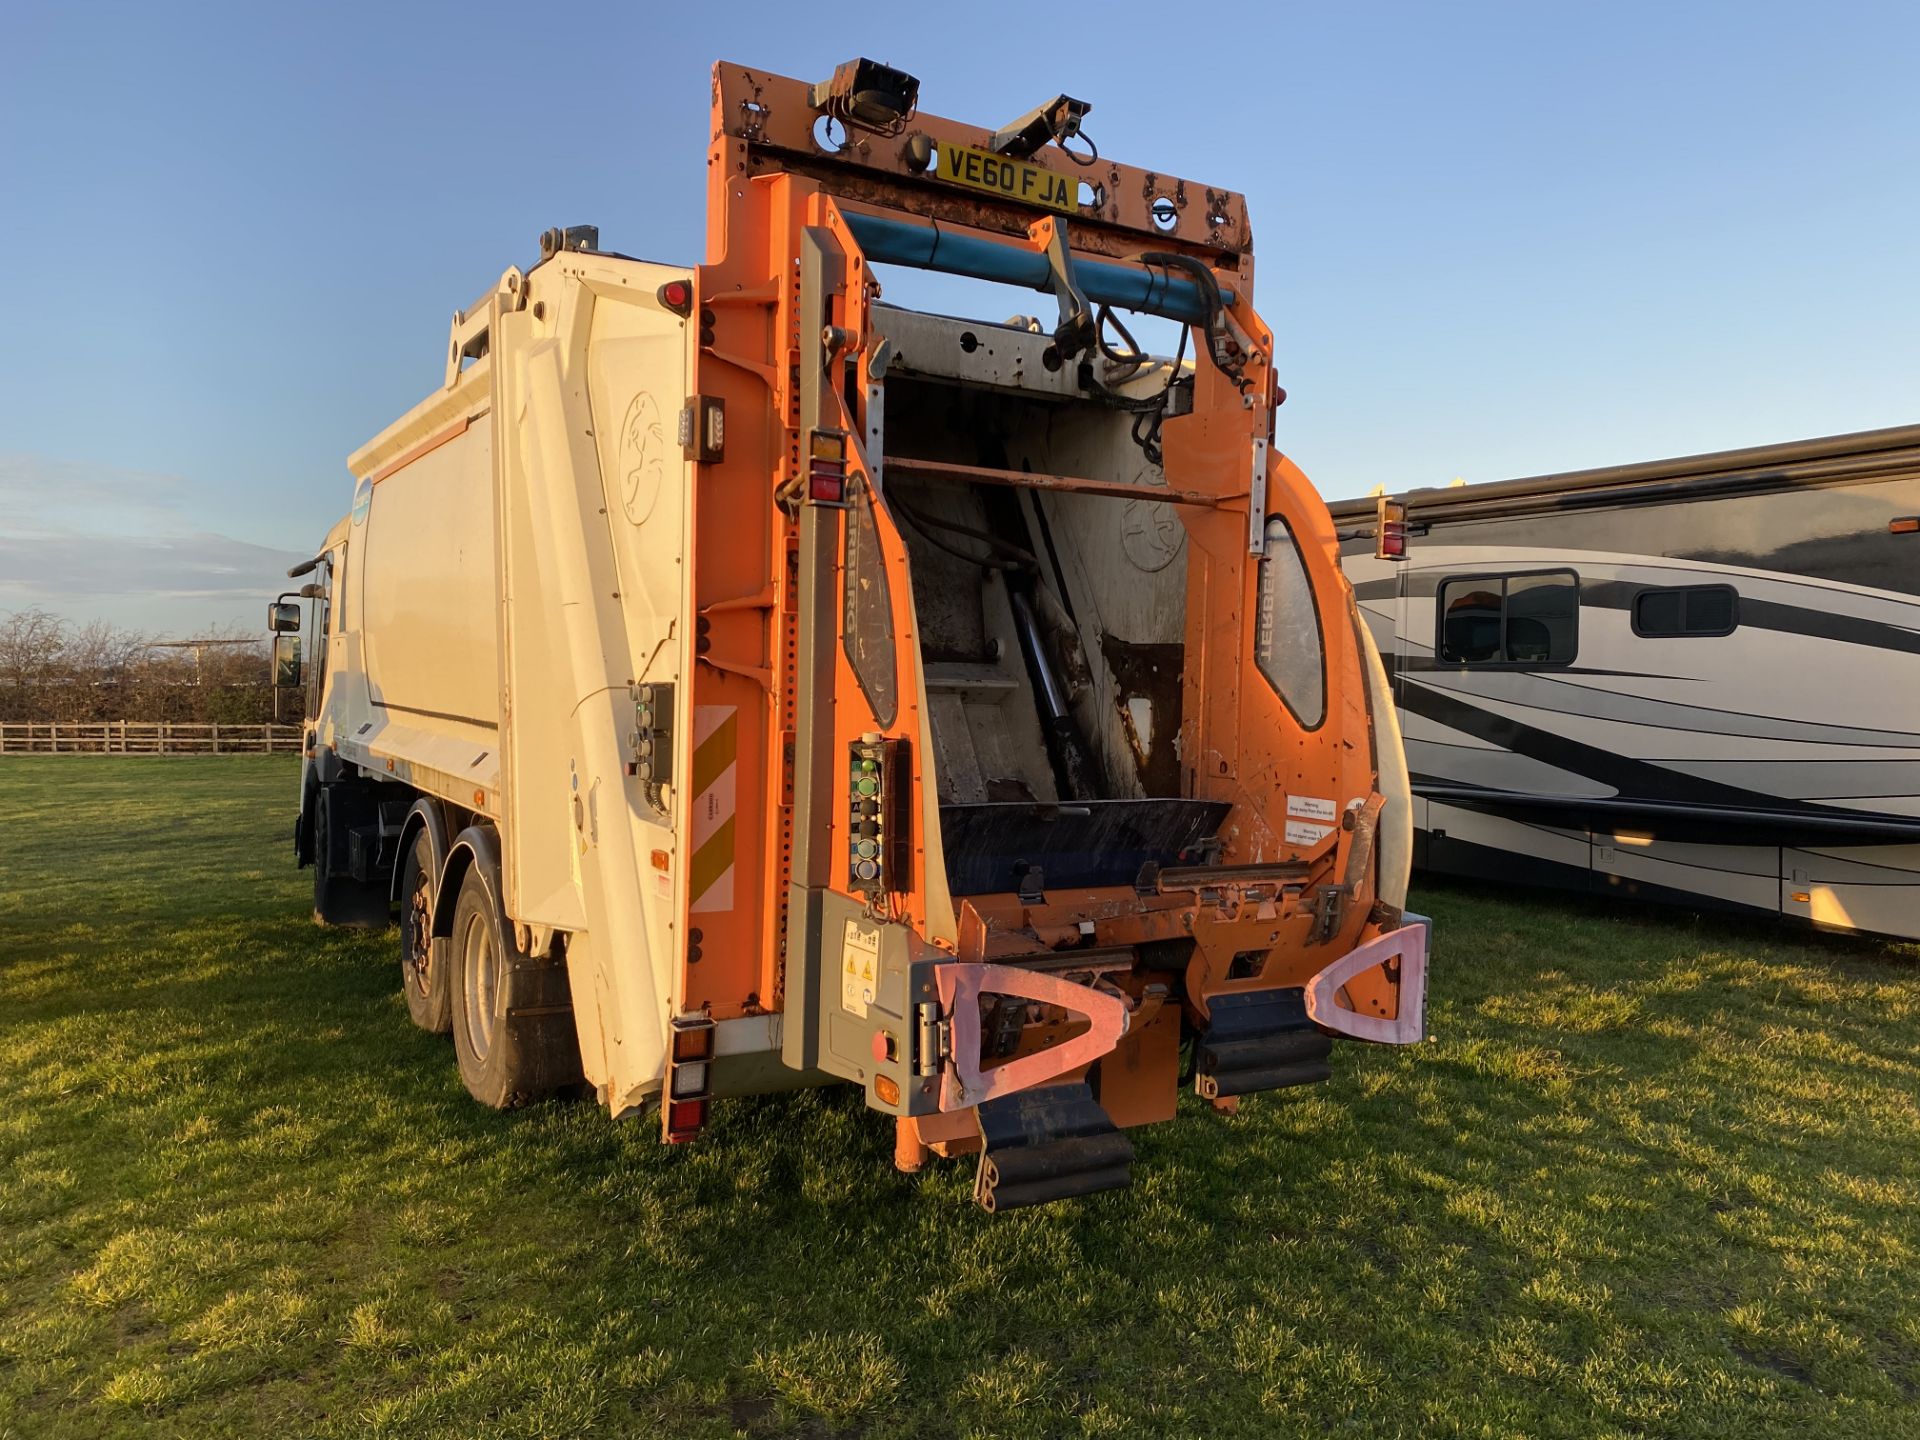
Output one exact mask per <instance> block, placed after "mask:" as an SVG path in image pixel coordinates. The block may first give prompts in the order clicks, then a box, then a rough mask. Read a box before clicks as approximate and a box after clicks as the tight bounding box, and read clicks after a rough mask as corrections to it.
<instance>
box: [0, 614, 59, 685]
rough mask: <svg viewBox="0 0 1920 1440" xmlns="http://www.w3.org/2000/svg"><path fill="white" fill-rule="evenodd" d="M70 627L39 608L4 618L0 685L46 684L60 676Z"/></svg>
mask: <svg viewBox="0 0 1920 1440" xmlns="http://www.w3.org/2000/svg"><path fill="white" fill-rule="evenodd" d="M65 631H66V625H65V623H64V622H63V621H62V620H61V619H60V618H59V616H57V615H53V614H50V613H49V612H47V611H45V610H42V609H40V608H39V607H38V606H34V607H32V608H29V609H26V610H14V611H12V612H10V613H8V614H6V615H4V616H0V684H3V685H9V686H16V687H18V686H26V685H36V684H44V683H46V682H47V681H48V680H50V679H52V678H53V676H54V675H55V674H56V673H57V672H58V668H59V663H60V652H61V649H62V648H63V646H64V643H65Z"/></svg>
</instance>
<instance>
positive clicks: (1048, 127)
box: [990, 95, 1093, 160]
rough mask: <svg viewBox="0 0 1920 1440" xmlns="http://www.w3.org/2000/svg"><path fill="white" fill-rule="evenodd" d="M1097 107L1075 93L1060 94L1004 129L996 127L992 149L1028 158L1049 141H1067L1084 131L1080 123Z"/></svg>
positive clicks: (1062, 143)
mask: <svg viewBox="0 0 1920 1440" xmlns="http://www.w3.org/2000/svg"><path fill="white" fill-rule="evenodd" d="M1092 108H1093V106H1091V105H1089V104H1088V103H1087V102H1086V101H1085V100H1076V99H1074V98H1073V97H1072V96H1071V95H1056V96H1054V97H1053V99H1051V100H1049V101H1047V103H1046V104H1044V105H1036V106H1034V108H1033V109H1031V110H1029V111H1028V112H1027V113H1026V114H1024V115H1022V116H1021V117H1020V118H1019V119H1018V120H1016V121H1014V122H1013V123H1012V124H1011V125H1009V126H1007V127H1006V128H1005V129H1004V130H996V131H994V133H993V139H992V141H991V142H990V148H991V149H992V150H993V152H994V154H996V155H1009V156H1011V157H1013V158H1014V159H1015V160H1025V159H1026V158H1027V157H1028V156H1029V155H1031V154H1033V152H1034V151H1036V150H1038V149H1039V148H1040V147H1041V146H1042V145H1045V144H1046V143H1047V142H1048V141H1049V140H1055V141H1058V142H1059V143H1060V147H1061V148H1062V149H1065V148H1066V142H1067V141H1069V140H1071V139H1073V138H1074V137H1075V136H1077V135H1079V133H1080V122H1081V121H1082V120H1083V119H1085V118H1086V114H1087V111H1089V110H1091V109H1092ZM1089 143H1091V142H1089Z"/></svg>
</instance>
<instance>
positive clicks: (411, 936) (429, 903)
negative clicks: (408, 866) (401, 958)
mask: <svg viewBox="0 0 1920 1440" xmlns="http://www.w3.org/2000/svg"><path fill="white" fill-rule="evenodd" d="M407 922H408V925H407V962H406V963H407V984H409V985H411V986H412V987H413V990H414V993H415V994H417V995H425V994H427V993H428V991H429V989H430V987H431V986H432V984H433V881H432V879H431V878H430V877H429V876H428V875H427V873H426V872H425V871H422V872H421V873H420V875H419V877H418V878H417V879H415V881H414V882H413V893H412V894H411V895H409V896H408V897H407Z"/></svg>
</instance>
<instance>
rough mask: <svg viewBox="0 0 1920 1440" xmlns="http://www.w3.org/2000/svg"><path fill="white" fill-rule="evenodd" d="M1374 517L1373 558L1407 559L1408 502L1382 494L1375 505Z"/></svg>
mask: <svg viewBox="0 0 1920 1440" xmlns="http://www.w3.org/2000/svg"><path fill="white" fill-rule="evenodd" d="M1373 517H1374V519H1373V537H1374V538H1373V558H1374V559H1376V560H1404V559H1406V558H1407V505H1406V502H1405V501H1404V500H1395V499H1393V498H1392V497H1391V496H1387V495H1382V496H1381V497H1380V501H1379V503H1378V504H1377V505H1376V506H1375V507H1374V512H1373Z"/></svg>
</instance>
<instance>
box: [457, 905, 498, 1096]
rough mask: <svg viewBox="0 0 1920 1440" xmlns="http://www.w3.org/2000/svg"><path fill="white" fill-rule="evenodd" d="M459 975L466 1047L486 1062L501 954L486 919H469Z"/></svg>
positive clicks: (491, 1038)
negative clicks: (464, 990)
mask: <svg viewBox="0 0 1920 1440" xmlns="http://www.w3.org/2000/svg"><path fill="white" fill-rule="evenodd" d="M460 956H461V965H460V974H461V976H462V984H463V985H464V986H465V988H466V992H467V993H466V1000H467V1003H466V1027H467V1048H468V1049H470V1050H472V1051H473V1058H474V1059H476V1060H485V1059H486V1058H487V1052H488V1050H490V1049H491V1048H492V1046H493V1028H494V1021H495V1018H496V1017H495V1015H494V1006H495V1005H497V1004H498V1003H499V1000H500V952H499V950H498V949H497V948H496V947H495V946H494V943H493V927H492V926H491V925H489V924H487V919H486V916H484V915H472V916H469V917H468V919H467V929H466V933H465V934H464V935H462V936H461V944H460Z"/></svg>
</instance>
